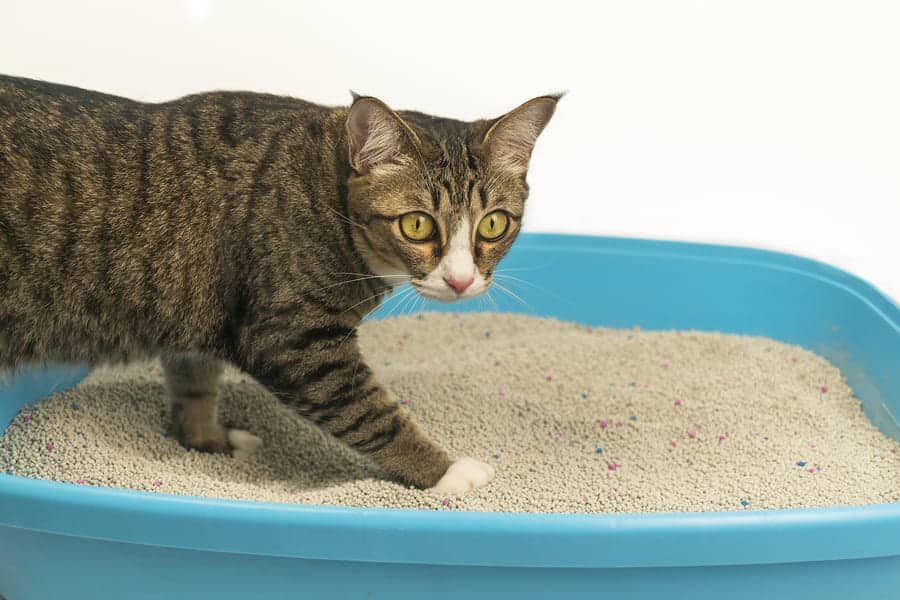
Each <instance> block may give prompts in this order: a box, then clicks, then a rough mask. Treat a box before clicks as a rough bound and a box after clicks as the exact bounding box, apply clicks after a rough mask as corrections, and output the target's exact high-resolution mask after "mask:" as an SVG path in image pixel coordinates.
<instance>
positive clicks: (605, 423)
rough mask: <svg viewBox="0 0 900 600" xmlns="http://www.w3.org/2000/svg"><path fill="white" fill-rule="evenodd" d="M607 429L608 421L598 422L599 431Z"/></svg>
mask: <svg viewBox="0 0 900 600" xmlns="http://www.w3.org/2000/svg"><path fill="white" fill-rule="evenodd" d="M607 427H609V421H606V420H601V421H600V429H606V428H607Z"/></svg>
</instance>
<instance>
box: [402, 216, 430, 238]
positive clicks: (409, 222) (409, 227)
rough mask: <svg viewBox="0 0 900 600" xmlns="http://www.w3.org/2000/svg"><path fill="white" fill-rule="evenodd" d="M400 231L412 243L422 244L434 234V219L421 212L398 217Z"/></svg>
mask: <svg viewBox="0 0 900 600" xmlns="http://www.w3.org/2000/svg"><path fill="white" fill-rule="evenodd" d="M400 231H402V232H403V235H405V236H406V237H407V239H409V240H410V241H413V242H424V241H427V240H430V239H431V236H432V234H434V219H432V218H431V216H430V215H426V214H425V213H423V212H411V213H406V214H405V215H403V216H402V217H400Z"/></svg>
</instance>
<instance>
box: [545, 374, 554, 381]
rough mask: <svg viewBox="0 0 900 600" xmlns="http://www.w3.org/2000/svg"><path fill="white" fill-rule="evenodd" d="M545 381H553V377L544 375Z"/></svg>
mask: <svg viewBox="0 0 900 600" xmlns="http://www.w3.org/2000/svg"><path fill="white" fill-rule="evenodd" d="M544 381H553V375H544Z"/></svg>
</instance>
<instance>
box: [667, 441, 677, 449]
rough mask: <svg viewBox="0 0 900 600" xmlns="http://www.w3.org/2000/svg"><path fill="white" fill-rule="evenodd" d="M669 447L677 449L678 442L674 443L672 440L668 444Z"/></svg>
mask: <svg viewBox="0 0 900 600" xmlns="http://www.w3.org/2000/svg"><path fill="white" fill-rule="evenodd" d="M669 445H670V446H672V447H673V448H677V447H678V442H676V441H675V440H672V441H671V442H669Z"/></svg>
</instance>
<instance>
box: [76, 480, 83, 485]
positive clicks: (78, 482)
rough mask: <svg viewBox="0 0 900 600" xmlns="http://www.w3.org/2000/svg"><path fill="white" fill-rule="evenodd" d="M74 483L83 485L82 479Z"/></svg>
mask: <svg viewBox="0 0 900 600" xmlns="http://www.w3.org/2000/svg"><path fill="white" fill-rule="evenodd" d="M75 483H77V484H78V485H84V479H76V480H75Z"/></svg>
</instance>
